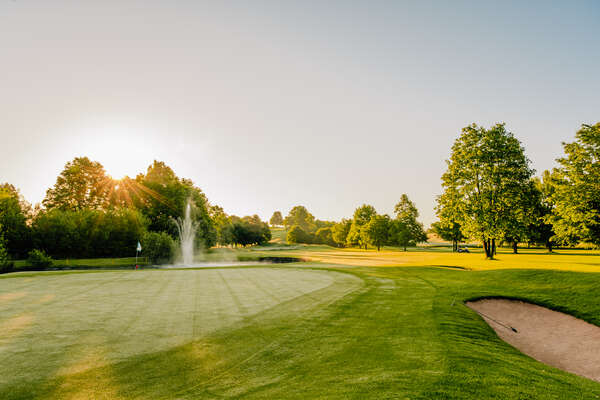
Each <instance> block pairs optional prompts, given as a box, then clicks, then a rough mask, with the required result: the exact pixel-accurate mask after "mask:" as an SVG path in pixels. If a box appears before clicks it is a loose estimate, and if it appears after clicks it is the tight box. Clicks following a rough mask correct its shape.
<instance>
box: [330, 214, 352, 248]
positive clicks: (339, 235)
mask: <svg viewBox="0 0 600 400" xmlns="http://www.w3.org/2000/svg"><path fill="white" fill-rule="evenodd" d="M351 227H352V220H351V219H342V220H341V221H340V222H338V223H337V224H335V225H334V226H333V227H332V228H331V237H332V239H333V241H334V242H335V244H336V245H337V246H338V247H344V246H345V245H346V239H347V237H348V232H350V228H351Z"/></svg>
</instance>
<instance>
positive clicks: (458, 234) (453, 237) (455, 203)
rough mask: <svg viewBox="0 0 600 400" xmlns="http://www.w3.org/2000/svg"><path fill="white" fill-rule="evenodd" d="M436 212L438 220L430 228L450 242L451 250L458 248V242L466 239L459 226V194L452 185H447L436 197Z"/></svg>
mask: <svg viewBox="0 0 600 400" xmlns="http://www.w3.org/2000/svg"><path fill="white" fill-rule="evenodd" d="M436 213H437V216H438V218H439V219H440V220H439V222H436V223H433V224H432V225H431V228H432V229H433V231H434V232H435V233H436V234H438V235H439V236H440V237H441V238H442V239H444V240H448V241H451V242H452V251H457V250H458V243H459V242H462V241H463V240H465V239H466V237H465V235H464V234H463V232H462V228H461V226H460V222H459V221H460V220H461V215H460V213H461V210H460V195H459V193H458V192H457V191H456V189H455V188H454V187H447V188H446V190H445V191H444V193H442V194H441V195H440V196H438V197H437V206H436Z"/></svg>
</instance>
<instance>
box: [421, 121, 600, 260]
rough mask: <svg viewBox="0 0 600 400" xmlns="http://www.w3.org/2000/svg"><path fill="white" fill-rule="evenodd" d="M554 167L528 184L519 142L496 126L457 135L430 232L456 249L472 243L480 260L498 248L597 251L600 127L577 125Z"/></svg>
mask: <svg viewBox="0 0 600 400" xmlns="http://www.w3.org/2000/svg"><path fill="white" fill-rule="evenodd" d="M563 148H564V152H565V154H564V156H563V157H561V158H559V159H557V161H558V166H557V167H555V168H554V169H552V170H551V171H544V172H543V173H542V174H541V177H535V176H534V173H535V171H534V170H533V169H532V168H531V166H530V161H529V159H528V158H527V157H526V155H525V150H524V148H523V146H522V144H521V142H520V141H519V140H518V139H517V138H516V137H515V136H514V135H513V134H512V133H511V132H508V131H507V130H506V128H505V124H496V125H493V126H492V127H490V128H488V129H486V128H484V127H481V126H478V125H476V124H472V125H470V126H467V127H465V128H463V130H462V133H461V135H460V136H459V137H458V138H457V139H456V141H455V142H454V145H453V146H452V152H451V155H450V159H449V160H447V170H446V172H445V173H444V174H443V175H442V188H443V192H442V194H441V195H440V196H438V198H437V207H436V210H437V215H438V217H439V221H438V222H436V223H434V224H433V225H432V229H433V231H434V232H436V233H437V234H438V235H440V236H441V237H442V238H443V239H446V240H450V241H452V242H453V245H454V248H455V249H456V247H457V244H458V243H459V242H461V241H463V240H477V241H480V242H481V243H482V245H483V248H484V251H485V254H486V257H487V258H493V257H494V255H495V254H496V247H497V245H499V244H500V242H504V243H510V244H511V245H512V247H513V251H514V252H515V253H517V249H518V244H519V243H530V244H541V245H544V246H546V247H547V248H548V250H549V251H552V249H553V247H555V246H574V245H577V244H580V243H587V244H589V245H592V246H598V245H600V163H599V159H600V123H597V124H595V125H582V126H581V129H579V130H578V131H577V133H576V135H575V141H574V142H572V143H563Z"/></svg>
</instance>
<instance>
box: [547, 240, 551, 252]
mask: <svg viewBox="0 0 600 400" xmlns="http://www.w3.org/2000/svg"><path fill="white" fill-rule="evenodd" d="M546 247H548V253H552V242H550V241H548V243H546Z"/></svg>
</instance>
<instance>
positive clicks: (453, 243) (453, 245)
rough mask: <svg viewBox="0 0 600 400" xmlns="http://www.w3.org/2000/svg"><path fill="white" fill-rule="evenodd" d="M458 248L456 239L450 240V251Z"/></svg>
mask: <svg viewBox="0 0 600 400" xmlns="http://www.w3.org/2000/svg"><path fill="white" fill-rule="evenodd" d="M456 250H458V242H457V241H456V240H453V241H452V252H455V251H456Z"/></svg>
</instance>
